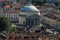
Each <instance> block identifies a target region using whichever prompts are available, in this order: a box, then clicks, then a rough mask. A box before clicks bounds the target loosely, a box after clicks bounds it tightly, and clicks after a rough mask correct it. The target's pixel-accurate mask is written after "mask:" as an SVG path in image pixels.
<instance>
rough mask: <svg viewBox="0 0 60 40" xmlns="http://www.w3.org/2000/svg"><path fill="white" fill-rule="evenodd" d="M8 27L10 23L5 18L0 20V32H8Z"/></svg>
mask: <svg viewBox="0 0 60 40" xmlns="http://www.w3.org/2000/svg"><path fill="white" fill-rule="evenodd" d="M10 27H11V23H10V21H9V20H8V19H7V18H6V17H2V18H0V31H4V30H9V29H10Z"/></svg>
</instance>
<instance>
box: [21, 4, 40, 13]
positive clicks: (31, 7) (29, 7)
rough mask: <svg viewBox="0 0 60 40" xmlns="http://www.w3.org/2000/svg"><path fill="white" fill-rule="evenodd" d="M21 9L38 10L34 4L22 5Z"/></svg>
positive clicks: (26, 10) (27, 10)
mask: <svg viewBox="0 0 60 40" xmlns="http://www.w3.org/2000/svg"><path fill="white" fill-rule="evenodd" d="M21 11H23V12H38V11H39V10H38V9H37V8H36V7H35V6H33V5H31V4H29V5H26V6H24V7H23V8H22V9H21Z"/></svg>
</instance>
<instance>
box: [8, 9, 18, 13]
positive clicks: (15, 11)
mask: <svg viewBox="0 0 60 40" xmlns="http://www.w3.org/2000/svg"><path fill="white" fill-rule="evenodd" d="M18 12H19V10H8V11H7V13H18Z"/></svg>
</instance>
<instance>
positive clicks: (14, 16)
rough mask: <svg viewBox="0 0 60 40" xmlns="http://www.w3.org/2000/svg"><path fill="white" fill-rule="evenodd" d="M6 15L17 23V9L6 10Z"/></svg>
mask: <svg viewBox="0 0 60 40" xmlns="http://www.w3.org/2000/svg"><path fill="white" fill-rule="evenodd" d="M6 17H7V18H8V19H9V20H10V21H11V22H12V23H17V22H18V21H19V19H18V18H19V11H18V10H8V11H7V12H6Z"/></svg>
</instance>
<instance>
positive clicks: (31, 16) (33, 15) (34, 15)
mask: <svg viewBox="0 0 60 40" xmlns="http://www.w3.org/2000/svg"><path fill="white" fill-rule="evenodd" d="M27 17H30V18H39V17H40V16H39V15H37V14H32V15H28V16H27Z"/></svg>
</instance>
